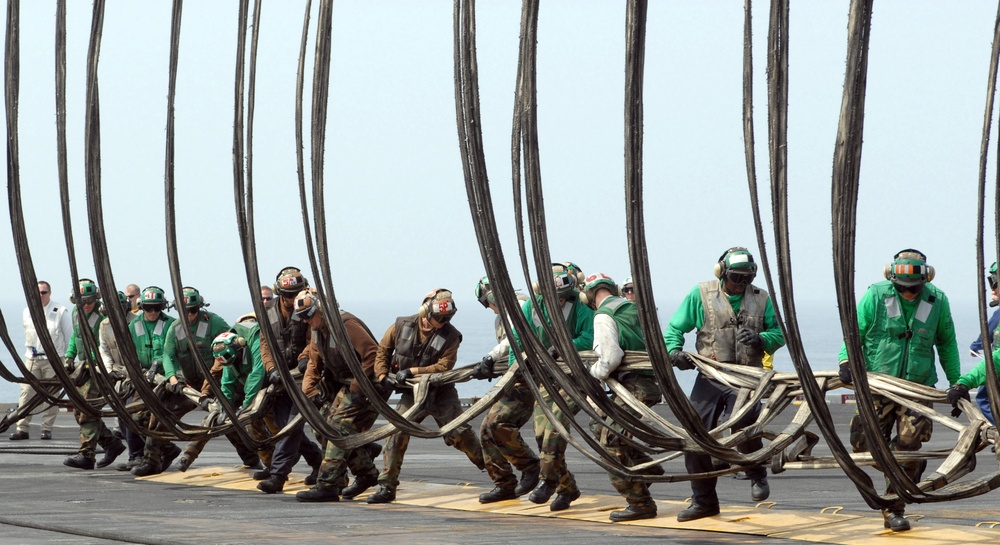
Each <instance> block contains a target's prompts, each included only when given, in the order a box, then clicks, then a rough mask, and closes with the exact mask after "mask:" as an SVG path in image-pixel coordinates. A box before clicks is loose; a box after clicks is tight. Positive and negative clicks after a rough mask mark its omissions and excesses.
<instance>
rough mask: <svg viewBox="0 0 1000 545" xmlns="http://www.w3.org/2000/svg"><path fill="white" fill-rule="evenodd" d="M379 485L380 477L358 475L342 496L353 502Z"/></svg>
mask: <svg viewBox="0 0 1000 545" xmlns="http://www.w3.org/2000/svg"><path fill="white" fill-rule="evenodd" d="M375 444H377V443H375ZM377 484H378V475H358V476H357V477H355V478H354V482H353V483H351V484H350V485H348V486H347V488H345V489H343V490H341V492H340V495H341V496H342V497H343V498H344V499H345V500H353V499H354V498H356V497H358V496H360V495H361V494H362V493H363V492H364V491H365V490H368V489H369V488H371V487H373V486H375V485H377Z"/></svg>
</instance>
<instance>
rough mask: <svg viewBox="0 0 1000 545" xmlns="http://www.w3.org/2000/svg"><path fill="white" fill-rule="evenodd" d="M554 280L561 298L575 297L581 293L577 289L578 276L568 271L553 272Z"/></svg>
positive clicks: (557, 293)
mask: <svg viewBox="0 0 1000 545" xmlns="http://www.w3.org/2000/svg"><path fill="white" fill-rule="evenodd" d="M552 282H553V283H554V284H555V285H556V295H558V296H559V298H560V299H573V298H575V297H576V296H577V294H578V293H580V292H579V290H577V289H576V285H577V283H576V278H575V277H573V275H571V274H570V273H568V272H566V271H561V272H557V273H553V274H552Z"/></svg>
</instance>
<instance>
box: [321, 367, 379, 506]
mask: <svg viewBox="0 0 1000 545" xmlns="http://www.w3.org/2000/svg"><path fill="white" fill-rule="evenodd" d="M320 412H321V413H322V414H323V417H324V418H325V419H326V421H327V423H328V424H330V426H331V427H332V428H334V429H335V430H337V431H338V432H340V435H341V436H348V435H353V434H356V433H364V432H366V431H368V430H369V429H371V427H372V425H373V424H375V419H376V418H378V411H376V410H375V407H373V406H372V404H371V402H369V401H368V399H367V398H365V396H364V394H361V393H352V392H351V389H350V388H348V387H347V386H344V387H343V388H341V389H340V391H338V392H337V396H336V397H335V398H334V400H333V401H332V402H327V403H324V404H323V406H322V407H321V408H320ZM320 444H325V447H326V448H325V449H324V451H323V463H322V464H320V466H319V476H318V478H317V480H316V482H317V483H318V484H319V485H321V486H323V487H325V488H335V489H337V490H338V491H339V490H340V489H342V488H344V487H345V486H347V470H348V469H350V470H351V473H353V474H354V475H371V476H375V475H377V474H378V470H377V469H375V464H374V462H372V459H371V457H370V456H369V455H368V449H367V448H365V447H363V446H362V447H360V448H356V449H353V450H344V449H343V448H341V447H339V446H337V444H336V443H334V442H333V441H321V442H320Z"/></svg>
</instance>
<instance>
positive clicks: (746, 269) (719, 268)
mask: <svg viewBox="0 0 1000 545" xmlns="http://www.w3.org/2000/svg"><path fill="white" fill-rule="evenodd" d="M715 276H716V277H717V278H721V279H723V280H729V281H731V282H735V283H737V284H749V283H750V282H753V279H754V278H756V276H757V263H756V262H755V261H754V259H753V254H751V253H750V252H749V251H748V250H747V249H746V248H744V247H742V246H734V247H732V248H730V249H728V250H726V251H725V253H723V254H722V255H721V256H719V262H718V263H716V264H715Z"/></svg>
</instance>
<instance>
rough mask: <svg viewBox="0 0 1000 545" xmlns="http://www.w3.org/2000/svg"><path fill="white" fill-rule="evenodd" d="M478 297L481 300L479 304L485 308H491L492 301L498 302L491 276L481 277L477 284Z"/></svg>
mask: <svg viewBox="0 0 1000 545" xmlns="http://www.w3.org/2000/svg"><path fill="white" fill-rule="evenodd" d="M476 299H478V300H479V304H481V305H483V308H490V303H494V304H496V299H495V298H494V297H493V287H492V286H490V279H489V277H487V276H484V277H482V278H480V279H479V283H478V284H476Z"/></svg>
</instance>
